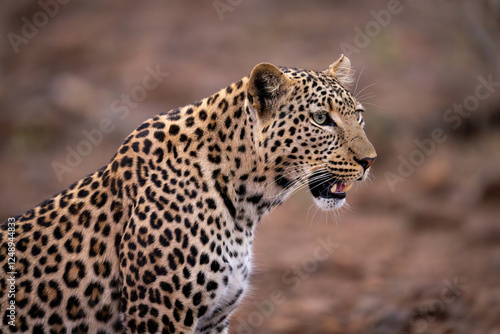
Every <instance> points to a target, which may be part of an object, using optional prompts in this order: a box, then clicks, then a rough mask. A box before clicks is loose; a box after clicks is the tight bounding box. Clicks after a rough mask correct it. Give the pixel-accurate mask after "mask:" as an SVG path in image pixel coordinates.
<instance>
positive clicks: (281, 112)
mask: <svg viewBox="0 0 500 334" xmlns="http://www.w3.org/2000/svg"><path fill="white" fill-rule="evenodd" d="M349 69H350V66H349V61H348V60H347V58H345V57H341V59H339V60H338V61H337V62H335V63H334V64H332V66H330V68H329V69H327V70H325V71H323V72H317V71H310V70H299V69H294V68H285V67H280V68H277V67H275V66H273V65H271V64H260V65H257V66H256V67H255V68H254V70H253V71H252V73H251V75H250V76H249V77H245V78H243V79H242V80H240V81H238V82H236V83H234V84H232V85H230V86H229V87H227V88H225V89H222V90H221V91H219V92H217V93H216V94H214V95H212V96H210V97H209V98H206V99H204V100H201V101H199V102H196V103H193V104H190V105H187V106H185V107H182V108H179V109H174V110H171V111H169V112H168V113H165V114H160V115H158V116H155V117H154V118H151V119H149V120H147V121H146V122H144V123H143V124H142V125H140V126H139V127H138V128H137V129H136V130H135V131H134V132H133V133H132V134H131V135H130V136H129V137H128V138H127V139H126V140H125V142H124V143H123V145H122V146H121V147H120V148H119V150H118V152H117V153H116V155H115V156H114V157H113V158H112V160H111V161H110V163H109V164H108V165H107V166H105V167H103V168H102V169H100V170H99V171H97V172H95V173H93V174H91V175H89V176H87V177H86V178H84V179H82V180H80V181H78V182H76V183H75V184H73V185H72V186H71V187H69V188H68V189H66V190H64V191H63V192H61V193H59V194H57V195H56V196H54V197H53V198H51V199H49V200H46V201H45V202H43V203H41V204H40V205H38V206H37V207H35V208H34V209H32V210H30V211H28V212H27V213H25V214H24V215H22V216H19V217H17V221H16V272H17V277H16V298H15V303H16V304H15V305H16V312H17V314H16V322H15V325H16V326H15V327H14V326H10V325H8V323H7V322H8V320H9V319H8V318H7V317H6V316H5V315H7V314H8V310H7V309H6V307H7V306H8V305H9V304H8V303H9V300H10V299H8V293H7V292H8V286H7V282H6V280H5V279H2V280H1V281H0V314H2V322H1V330H0V332H1V333H8V332H33V333H124V332H126V333H226V332H227V327H228V323H229V317H230V315H231V313H232V312H233V310H234V308H235V307H236V305H237V304H238V303H239V302H240V301H241V299H242V298H243V296H244V294H245V291H246V290H247V286H248V278H249V275H250V272H251V268H252V261H251V260H252V252H251V250H252V240H253V235H254V231H255V226H256V224H257V222H258V221H259V219H260V218H261V217H262V215H264V214H265V213H267V212H268V211H269V210H270V209H271V208H272V207H274V206H276V205H278V204H279V203H281V202H282V201H283V200H284V199H285V198H286V197H287V196H288V195H289V194H290V193H292V192H293V191H294V190H296V189H298V188H300V187H301V186H305V185H309V187H310V188H311V193H313V196H314V197H315V199H316V201H317V203H318V205H320V206H321V207H323V208H325V209H331V208H335V207H339V206H340V205H342V204H343V201H344V199H343V198H342V196H344V197H345V194H343V195H342V194H340V193H339V194H334V195H329V194H327V192H328V191H327V190H328V189H329V188H330V187H337V185H339V187H340V185H345V184H348V183H350V182H354V181H356V180H359V179H363V178H364V177H366V174H367V170H368V169H369V167H370V165H371V162H372V161H373V159H374V158H375V151H374V149H373V146H372V145H371V144H370V142H369V141H368V139H367V138H366V136H365V134H364V131H363V126H364V122H363V120H362V116H361V113H360V112H361V111H362V107H361V105H360V104H359V103H358V102H357V101H356V99H355V98H354V97H353V95H351V93H349V92H348V91H347V90H346V89H345V88H344V85H343V83H345V82H346V81H347V79H348V76H349V72H350V70H349ZM323 117H325V118H323ZM324 119H326V120H325V121H324V122H323V120H324ZM316 186H318V187H322V192H321V191H315V189H314V188H315V187H316ZM335 189H337V188H335ZM338 189H340V188H338ZM325 191H326V192H325ZM7 225H8V224H7V222H5V223H4V224H3V225H2V229H1V231H0V265H1V269H0V270H1V271H2V278H3V277H6V276H7V273H8V272H10V271H11V270H9V268H8V265H7V259H8V257H9V256H8V240H7V237H8V234H7Z"/></svg>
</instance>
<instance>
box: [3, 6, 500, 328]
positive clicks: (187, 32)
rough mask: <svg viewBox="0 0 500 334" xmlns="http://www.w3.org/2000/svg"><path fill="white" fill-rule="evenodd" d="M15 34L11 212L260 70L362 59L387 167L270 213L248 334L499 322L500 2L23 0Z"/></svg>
mask: <svg viewBox="0 0 500 334" xmlns="http://www.w3.org/2000/svg"><path fill="white" fill-rule="evenodd" d="M0 35H1V36H2V38H1V39H0V62H1V63H0V142H1V146H0V154H1V159H0V168H1V173H0V189H1V191H0V217H1V220H2V221H3V220H5V219H7V217H10V216H14V215H17V214H20V213H22V212H24V211H26V210H28V209H30V208H32V207H33V206H35V205H36V204H37V203H39V202H40V201H42V200H43V199H45V198H49V197H51V196H52V195H54V194H55V193H57V192H59V191H61V190H63V189H65V188H66V187H67V186H69V185H70V184H71V183H73V182H75V181H77V180H79V179H80V178H82V177H84V176H85V175H87V174H89V173H91V172H93V171H94V170H96V169H98V168H100V167H101V166H103V165H105V164H107V162H108V161H109V159H110V158H111V157H112V156H113V154H114V153H115V151H116V149H117V148H118V147H119V146H120V144H121V142H122V141H123V139H124V138H125V137H126V136H127V135H128V134H129V133H130V132H131V131H132V130H133V129H134V128H135V127H137V126H138V125H139V124H140V123H141V122H142V121H143V120H145V119H147V118H149V117H151V116H153V115H155V114H157V113H160V112H165V111H168V110H169V109H171V108H174V107H176V106H182V105H185V104H187V103H189V102H192V101H195V100H198V99H201V98H204V97H207V96H209V95H211V94H212V93H214V92H216V91H217V90H219V89H221V88H223V87H225V86H227V85H228V84H230V83H231V82H234V81H237V80H239V79H240V78H241V77H243V76H246V75H248V74H249V73H250V71H251V70H252V68H253V66H255V65H256V64H257V63H260V62H264V61H266V62H271V63H274V64H276V65H285V66H292V67H299V68H310V69H317V70H321V69H324V68H326V67H327V66H328V65H329V64H331V63H332V62H333V61H335V60H336V59H337V58H338V57H339V55H340V54H341V53H344V54H346V55H348V56H349V58H350V60H351V63H352V65H353V67H354V69H355V70H356V78H357V81H356V84H355V85H353V87H352V91H355V93H356V95H357V96H358V98H359V99H360V100H361V101H362V102H364V103H365V107H366V109H367V112H366V113H365V119H366V123H367V127H366V132H367V134H368V137H369V138H370V139H371V140H372V142H373V143H374V145H375V147H376V149H377V152H378V159H377V161H376V162H375V164H374V167H373V173H372V177H371V179H370V181H368V182H365V183H364V184H362V185H358V186H356V187H355V188H354V189H353V190H351V191H350V193H349V196H348V202H349V205H350V206H349V207H348V208H346V209H344V210H342V211H341V212H339V213H337V214H332V213H325V212H322V211H318V210H317V209H316V207H315V206H314V205H313V203H312V201H311V198H310V195H309V194H308V193H307V192H305V191H304V192H303V193H298V194H296V195H295V196H294V197H293V198H291V199H290V200H288V202H287V203H285V204H284V205H283V206H282V207H280V208H278V209H276V210H275V211H274V212H272V214H271V215H269V216H268V217H266V218H265V219H263V221H262V222H261V223H260V226H259V228H258V233H257V240H256V243H255V263H256V269H255V273H254V275H253V277H252V285H253V289H252V291H251V292H250V293H249V294H248V296H247V298H246V300H245V303H244V305H242V306H241V307H239V308H238V312H237V314H236V315H235V316H234V317H233V319H232V325H231V331H230V332H231V333H446V334H454V333H457V334H458V333H500V224H499V223H500V173H499V168H500V131H499V130H500V94H499V93H500V52H499V51H500V1H498V0H480V1H428V0H424V1H410V0H402V1H398V0H390V1H378V0H377V1H369V2H368V1H364V2H352V1H346V0H343V1H297V0H288V1H284V0H282V1H263V0H261V1H245V0H207V1H197V2H194V1H185V2H180V1H177V2H174V1H161V2H160V1H156V2H152V1H151V2H126V3H124V2H120V1H105V2H104V1H96V0H93V1H80V2H77V1H69V0H59V2H57V1H56V0H40V1H10V0H9V1H2V2H1V3H0ZM155 72H156V73H157V74H158V73H159V72H161V73H162V74H161V75H156V76H155V78H156V83H157V85H155V87H152V86H148V87H149V88H147V89H146V88H145V86H144V83H143V80H144V78H145V77H146V76H147V75H148V73H149V75H151V74H150V73H155ZM166 72H168V75H167V74H165V73H166ZM120 108H121V109H120ZM117 110H120V112H117ZM72 152H73V153H72ZM74 152H79V153H80V154H79V156H80V159H78V157H76V156H75V154H74Z"/></svg>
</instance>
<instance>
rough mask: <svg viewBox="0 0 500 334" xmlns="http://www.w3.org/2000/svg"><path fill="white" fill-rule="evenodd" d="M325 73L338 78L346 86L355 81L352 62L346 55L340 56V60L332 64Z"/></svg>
mask: <svg viewBox="0 0 500 334" xmlns="http://www.w3.org/2000/svg"><path fill="white" fill-rule="evenodd" d="M325 72H326V73H327V74H328V75H330V76H332V77H336V78H337V79H338V80H339V81H340V83H342V84H343V85H346V86H348V85H350V84H351V83H353V81H354V77H353V71H352V70H351V61H350V60H349V58H347V57H346V56H344V55H340V58H339V59H338V60H337V61H336V62H334V63H333V64H331V65H330V67H329V68H328V69H327V70H325Z"/></svg>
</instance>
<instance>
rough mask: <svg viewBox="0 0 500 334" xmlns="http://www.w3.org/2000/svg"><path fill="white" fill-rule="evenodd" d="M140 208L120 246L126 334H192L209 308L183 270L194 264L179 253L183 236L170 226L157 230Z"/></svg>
mask: <svg viewBox="0 0 500 334" xmlns="http://www.w3.org/2000/svg"><path fill="white" fill-rule="evenodd" d="M142 209H143V208H142V207H141V206H140V205H139V206H137V207H136V208H135V209H134V212H133V214H132V215H131V218H130V219H129V221H128V223H127V226H126V227H125V229H124V232H123V237H122V240H121V244H120V254H119V255H120V271H121V275H122V278H123V295H122V302H123V308H122V309H123V311H124V319H125V321H124V324H125V328H126V329H127V333H137V332H140V333H143V332H148V333H184V334H187V333H196V327H197V324H198V319H199V317H200V316H201V315H203V314H204V313H205V312H206V309H207V306H205V305H204V304H203V303H202V299H201V298H199V296H201V294H200V293H199V290H200V289H201V288H204V287H203V286H201V287H199V286H196V285H197V283H196V281H197V277H196V276H194V275H196V274H195V273H194V272H193V270H192V268H188V267H187V266H188V265H189V264H188V263H193V262H192V261H191V260H190V259H189V256H185V254H184V253H183V252H185V248H186V247H187V246H186V245H187V244H186V240H185V235H184V233H183V232H182V231H181V230H180V229H178V228H174V227H171V226H163V228H155V227H158V225H155V224H152V223H151V221H152V220H154V214H152V213H149V214H146V213H144V211H142ZM188 249H189V248H188ZM186 255H187V254H186ZM198 280H199V279H198ZM193 281H194V282H193Z"/></svg>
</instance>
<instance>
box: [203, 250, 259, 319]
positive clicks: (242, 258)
mask: <svg viewBox="0 0 500 334" xmlns="http://www.w3.org/2000/svg"><path fill="white" fill-rule="evenodd" d="M220 262H221V268H220V270H219V271H218V272H217V273H212V274H211V275H210V276H211V278H212V279H213V280H214V281H215V282H216V283H217V286H218V289H217V291H215V292H214V294H213V295H212V297H214V298H213V303H212V305H211V306H210V307H209V309H208V312H207V315H206V317H204V319H201V320H202V321H201V324H207V323H213V322H214V321H216V320H217V319H220V318H222V317H224V316H228V315H229V314H231V312H232V311H233V310H234V309H235V308H236V306H237V305H238V303H239V302H240V301H241V300H242V299H243V297H244V295H245V292H246V291H247V290H248V285H249V282H248V281H249V276H250V272H251V269H252V252H251V242H250V240H249V242H248V243H243V244H242V245H237V246H234V245H233V246H228V247H226V252H224V253H223V254H222V256H221V259H220Z"/></svg>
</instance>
